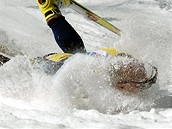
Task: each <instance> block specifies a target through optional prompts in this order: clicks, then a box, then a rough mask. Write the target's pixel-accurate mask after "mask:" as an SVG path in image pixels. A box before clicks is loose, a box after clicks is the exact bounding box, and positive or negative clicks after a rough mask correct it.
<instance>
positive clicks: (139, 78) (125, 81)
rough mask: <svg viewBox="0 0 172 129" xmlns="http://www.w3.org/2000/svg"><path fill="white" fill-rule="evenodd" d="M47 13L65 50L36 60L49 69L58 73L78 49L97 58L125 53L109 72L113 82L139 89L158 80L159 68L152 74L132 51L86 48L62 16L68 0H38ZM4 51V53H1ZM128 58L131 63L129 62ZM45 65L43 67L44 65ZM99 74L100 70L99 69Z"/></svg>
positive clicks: (0, 59) (121, 87)
mask: <svg viewBox="0 0 172 129" xmlns="http://www.w3.org/2000/svg"><path fill="white" fill-rule="evenodd" d="M36 1H37V3H38V6H39V8H40V10H41V12H42V13H43V15H44V17H45V19H46V21H47V24H48V26H49V27H50V28H51V29H52V31H53V33H54V37H55V39H56V42H57V44H58V45H59V47H60V48H61V49H62V50H63V52H64V53H55V54H48V55H46V56H44V57H43V58H36V59H34V61H35V62H36V63H37V62H38V63H39V64H41V63H42V64H44V66H45V69H44V70H45V72H47V73H53V74H54V73H56V72H57V70H59V69H60V68H61V66H62V65H63V64H64V61H65V60H67V59H68V58H69V57H70V56H72V54H74V53H78V52H79V53H84V54H87V55H90V56H93V57H96V58H106V59H109V61H110V60H111V59H114V58H118V57H124V58H123V59H124V60H123V61H119V62H116V64H111V65H110V68H109V69H111V70H110V71H109V74H110V76H111V79H110V81H111V84H112V86H114V87H116V88H117V89H119V90H123V91H128V92H137V91H142V90H144V89H147V88H150V87H151V86H152V84H154V83H155V82H156V80H157V68H156V67H154V66H151V65H150V67H151V68H152V74H151V75H150V76H149V77H148V76H147V72H146V68H145V64H143V63H141V62H139V61H138V60H137V59H135V58H134V57H132V56H131V55H128V54H125V53H119V52H118V51H117V50H115V49H113V48H100V49H99V50H97V51H93V52H86V49H85V46H84V43H83V41H82V39H81V37H80V36H79V35H78V33H77V32H76V31H75V30H74V28H73V27H72V26H71V25H70V24H69V23H68V22H67V21H66V20H65V17H64V16H62V14H61V12H60V10H59V7H58V6H57V5H59V6H61V5H62V6H67V5H68V3H67V2H68V0H36ZM0 55H1V54H0ZM126 59H128V61H127V62H128V63H126ZM9 60H10V58H8V57H6V56H4V55H1V56H0V65H2V64H4V63H6V62H7V61H9ZM44 66H43V67H44ZM97 74H98V73H97Z"/></svg>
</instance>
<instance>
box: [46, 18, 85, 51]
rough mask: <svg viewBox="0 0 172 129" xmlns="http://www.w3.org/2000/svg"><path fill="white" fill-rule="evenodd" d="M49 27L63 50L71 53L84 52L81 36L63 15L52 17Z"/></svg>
mask: <svg viewBox="0 0 172 129" xmlns="http://www.w3.org/2000/svg"><path fill="white" fill-rule="evenodd" d="M49 27H50V28H51V29H52V31H53V33H54V37H55V40H56V42H57V44H58V45H59V47H60V48H61V49H62V50H63V52H65V53H72V54H74V53H76V52H86V50H85V47H84V43H83V41H82V39H81V37H80V36H79V35H78V33H77V32H76V31H75V30H74V28H73V27H72V26H71V25H70V24H69V23H68V22H67V21H66V20H65V18H64V17H63V16H61V17H59V18H55V19H52V20H51V22H50V23H49Z"/></svg>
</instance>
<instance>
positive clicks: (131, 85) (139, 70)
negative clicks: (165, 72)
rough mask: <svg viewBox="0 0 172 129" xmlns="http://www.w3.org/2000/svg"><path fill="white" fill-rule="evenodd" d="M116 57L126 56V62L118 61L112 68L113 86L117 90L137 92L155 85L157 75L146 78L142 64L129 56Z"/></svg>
mask: <svg viewBox="0 0 172 129" xmlns="http://www.w3.org/2000/svg"><path fill="white" fill-rule="evenodd" d="M118 56H126V58H127V59H128V60H125V61H121V60H120V61H118V62H117V64H116V66H115V67H113V80H114V82H113V85H114V86H115V87H116V88H117V89H119V90H125V91H129V92H137V91H139V90H141V89H143V88H148V87H150V86H151V85H152V84H153V83H155V81H156V76H157V73H154V75H151V77H148V76H147V72H146V68H145V65H144V63H141V62H139V61H138V60H137V59H135V58H133V57H132V56H129V55H125V54H120V55H118ZM151 67H152V66H151ZM154 71H155V70H154ZM152 74H153V73H152ZM152 76H153V77H152ZM154 76H155V77H154ZM152 78H153V79H152ZM147 85H149V86H147Z"/></svg>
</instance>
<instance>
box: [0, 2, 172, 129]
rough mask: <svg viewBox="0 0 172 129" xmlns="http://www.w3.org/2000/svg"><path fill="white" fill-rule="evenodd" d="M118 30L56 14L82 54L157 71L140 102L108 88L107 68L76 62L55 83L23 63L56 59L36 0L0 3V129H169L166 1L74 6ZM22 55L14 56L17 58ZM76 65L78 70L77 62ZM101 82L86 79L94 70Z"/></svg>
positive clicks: (169, 6)
mask: <svg viewBox="0 0 172 129" xmlns="http://www.w3.org/2000/svg"><path fill="white" fill-rule="evenodd" d="M78 2H80V3H82V4H83V5H85V6H86V7H88V8H89V9H91V10H92V11H94V12H95V13H97V14H98V15H100V16H101V17H103V18H105V19H106V20H108V21H109V22H111V23H112V24H114V25H115V26H117V27H118V28H120V29H121V30H122V36H121V37H118V36H116V35H115V34H114V33H112V32H110V31H108V30H106V29H104V28H102V27H100V26H99V25H97V24H95V23H93V22H91V21H88V20H86V19H85V18H84V17H83V16H81V15H79V14H78V13H77V12H75V11H74V10H71V9H64V10H62V13H63V14H64V15H65V17H66V19H67V20H68V21H69V22H70V23H71V24H72V26H73V27H74V28H75V29H76V30H77V32H78V33H79V34H80V35H81V37H82V38H83V40H84V43H85V46H86V48H87V50H88V51H91V50H96V49H97V48H99V47H115V48H116V49H118V50H119V51H122V52H126V53H129V54H132V55H133V56H135V57H137V58H139V59H141V60H143V61H147V62H149V63H151V64H153V65H155V66H156V67H158V70H159V74H158V81H157V83H156V84H155V85H154V86H153V87H152V88H151V89H148V90H146V91H144V92H143V93H141V94H134V95H133V94H128V93H122V92H119V91H118V90H116V89H112V88H111V87H110V86H109V84H108V79H109V78H108V75H107V73H106V65H107V64H106V60H103V61H100V60H96V59H93V58H92V57H88V56H84V55H80V54H76V55H75V56H73V57H72V58H70V60H69V62H68V63H66V65H65V66H64V67H63V68H62V69H61V70H60V71H58V72H57V74H55V75H54V76H49V75H46V74H45V73H43V72H42V71H41V70H39V69H34V67H33V65H32V64H31V61H30V58H33V57H37V56H43V55H46V54H48V53H52V52H60V49H59V48H58V46H57V44H56V42H55V40H54V38H53V35H52V32H51V30H50V29H49V28H48V27H47V25H46V22H45V21H44V19H43V16H42V15H41V13H40V11H39V10H38V7H37V5H36V2H35V0H29V1H28V0H17V1H16V0H10V1H7V0H1V1H0V50H1V52H5V53H7V54H9V55H11V56H14V57H13V58H12V60H11V61H9V62H8V63H6V64H5V65H4V66H2V67H0V75H1V76H0V128H1V129H171V128H172V108H171V107H172V99H171V93H172V85H171V83H172V80H171V77H172V66H171V63H172V62H171V51H172V48H171V42H172V36H171V35H172V24H171V23H172V0H106V1H103V0H102V1H100V0H92V1H91V0H78ZM16 55H21V56H16ZM80 60H82V63H81V62H80ZM97 66H98V67H99V69H102V71H100V72H102V74H101V76H95V75H93V74H91V73H92V72H91V70H92V69H95V68H96V67H97Z"/></svg>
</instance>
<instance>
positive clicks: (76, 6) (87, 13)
mask: <svg viewBox="0 0 172 129" xmlns="http://www.w3.org/2000/svg"><path fill="white" fill-rule="evenodd" d="M69 7H70V8H72V9H74V10H75V11H77V12H79V13H81V14H83V15H84V16H86V17H87V18H88V19H90V20H92V21H94V22H96V23H98V24H99V25H101V26H103V27H105V28H106V29H108V30H110V31H112V32H114V33H115V34H117V35H119V36H120V35H121V34H120V32H121V30H120V29H118V28H117V27H115V26H114V25H112V24H111V23H109V22H108V21H106V20H104V19H103V18H101V17H99V16H98V15H96V14H95V13H93V12H92V11H90V10H89V9H87V8H86V7H84V6H83V5H81V4H79V3H78V2H76V1H75V0H70V5H69Z"/></svg>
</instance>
